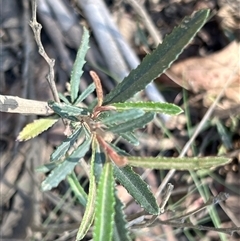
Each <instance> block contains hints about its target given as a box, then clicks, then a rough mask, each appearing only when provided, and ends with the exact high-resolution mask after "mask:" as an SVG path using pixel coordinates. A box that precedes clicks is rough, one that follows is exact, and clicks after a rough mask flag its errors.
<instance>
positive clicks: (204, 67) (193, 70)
mask: <svg viewBox="0 0 240 241" xmlns="http://www.w3.org/2000/svg"><path fill="white" fill-rule="evenodd" d="M239 56H240V44H239V43H238V42H236V41H233V42H232V43H230V44H229V45H228V46H226V47H225V48H224V49H222V50H221V51H219V52H216V53H214V54H211V55H208V56H206V57H193V58H189V59H186V60H183V61H181V62H179V63H176V64H174V65H173V66H172V67H171V68H170V71H171V72H173V74H175V75H176V76H177V77H178V78H177V79H179V80H180V81H179V82H178V83H177V84H179V85H181V86H184V87H186V88H187V89H189V90H192V91H193V92H195V93H198V92H200V91H202V90H205V91H207V93H208V94H210V95H211V96H212V95H217V94H218V93H219V91H221V90H222V88H223V86H224V84H225V83H226V81H227V80H228V78H229V77H230V76H231V75H233V76H232V77H233V81H232V83H231V85H230V86H229V87H228V88H227V89H226V91H225V95H226V96H227V97H228V98H230V99H232V100H234V101H236V102H237V103H240V94H239V93H240V67H239ZM236 67H237V68H238V69H237V71H236ZM175 81H176V80H175Z"/></svg>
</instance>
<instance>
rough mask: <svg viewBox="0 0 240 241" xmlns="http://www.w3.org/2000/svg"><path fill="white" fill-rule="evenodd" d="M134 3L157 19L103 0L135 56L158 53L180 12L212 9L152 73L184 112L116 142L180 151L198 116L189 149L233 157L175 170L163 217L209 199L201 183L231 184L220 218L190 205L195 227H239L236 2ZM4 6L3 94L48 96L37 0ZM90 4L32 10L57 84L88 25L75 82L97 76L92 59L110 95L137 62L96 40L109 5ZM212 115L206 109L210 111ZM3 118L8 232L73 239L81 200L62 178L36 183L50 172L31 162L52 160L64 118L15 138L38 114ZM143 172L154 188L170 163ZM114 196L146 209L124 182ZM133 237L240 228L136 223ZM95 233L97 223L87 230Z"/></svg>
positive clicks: (5, 236)
mask: <svg viewBox="0 0 240 241" xmlns="http://www.w3.org/2000/svg"><path fill="white" fill-rule="evenodd" d="M133 2H135V1H133ZM137 2H139V4H140V6H142V9H144V10H145V11H146V13H147V15H148V16H149V17H150V19H151V22H150V24H146V23H147V20H146V18H144V17H143V16H141V10H139V8H137V7H136V6H135V5H133V3H132V0H131V1H130V0H125V1H117V0H114V1H105V3H106V9H108V10H109V12H110V16H111V21H113V22H114V23H116V26H117V28H118V29H119V31H120V32H121V34H122V35H123V36H124V39H125V40H126V43H127V46H128V47H130V48H131V51H133V53H134V54H136V56H137V58H139V59H142V58H143V57H144V56H145V55H146V53H149V52H151V51H153V50H154V48H156V46H157V44H158V43H159V42H161V41H162V39H164V36H165V35H166V34H169V33H170V32H171V31H172V29H173V28H174V27H175V26H177V25H178V24H180V22H181V20H182V19H183V18H184V17H185V16H187V15H191V14H192V13H193V11H195V10H198V9H202V8H210V9H211V10H212V11H211V18H210V19H209V20H208V22H207V24H206V25H205V26H204V27H203V28H202V30H201V31H200V32H199V33H198V34H197V36H196V37H195V38H194V39H193V40H192V42H191V43H190V44H189V45H188V46H187V48H186V49H185V50H184V52H183V53H182V54H181V55H180V57H179V58H178V60H177V61H176V63H175V64H173V66H172V67H171V68H170V70H169V72H167V73H166V74H163V75H162V76H160V77H159V78H158V79H156V80H155V84H156V86H157V88H158V90H159V93H161V94H160V95H161V96H163V97H164V99H165V100H166V101H168V102H170V103H175V104H176V105H179V106H181V107H182V108H183V110H184V113H182V114H180V115H179V116H176V117H171V118H165V117H162V118H164V122H160V121H159V120H155V121H154V122H153V123H151V124H150V125H149V126H148V127H147V128H145V129H143V130H140V131H139V132H138V137H139V140H140V145H139V146H138V147H133V146H130V145H129V144H127V143H125V142H124V141H120V143H119V145H121V147H123V148H125V150H126V151H127V152H129V153H131V154H132V155H142V156H157V155H163V156H167V157H172V156H175V157H176V156H178V155H179V153H180V152H181V151H182V150H183V148H184V146H185V145H186V143H187V142H188V140H189V139H190V138H191V136H192V135H193V133H194V131H195V130H196V128H197V126H198V125H199V124H200V123H201V122H203V124H204V125H203V126H202V128H201V130H200V132H199V133H198V135H197V136H196V138H195V140H194V142H193V143H192V144H191V147H190V148H189V149H188V151H187V153H186V156H227V157H229V158H230V162H229V164H227V165H225V166H222V167H218V168H216V169H214V170H212V171H211V172H210V173H209V172H208V173H206V172H205V173H204V172H201V173H199V172H191V173H189V172H188V171H177V172H175V174H174V175H173V176H172V178H171V179H170V182H171V183H172V184H173V185H174V191H173V193H172V195H171V199H170V201H169V203H168V211H167V212H166V213H164V214H163V215H162V216H161V220H165V219H167V218H170V217H171V216H172V213H173V212H175V213H179V215H182V214H184V213H186V212H190V211H192V210H195V209H198V208H199V207H201V206H202V205H203V203H204V195H203V194H202V193H205V197H206V193H208V195H209V197H212V196H216V195H217V194H218V193H220V192H226V193H228V194H229V195H230V196H229V198H228V199H227V200H226V201H224V202H221V203H220V204H217V205H215V206H214V207H215V214H217V216H218V217H216V216H215V218H213V217H212V216H211V215H212V213H211V212H210V211H209V209H204V210H203V211H201V212H199V213H197V214H193V215H191V216H190V218H189V221H190V222H191V223H192V224H194V225H200V224H201V225H205V226H210V227H213V226H214V222H218V223H219V227H221V228H229V227H240V211H239V210H240V204H239V203H240V202H239V201H240V187H239V186H240V174H239V167H240V162H239V158H240V124H239V113H240V108H239V104H240V77H239V76H240V75H239V74H240V69H239V60H240V47H239V42H238V40H239V30H240V28H239V22H240V16H239V8H240V2H239V1H237V0H236V1H230V0H229V1H223V0H210V1H203V0H202V1H200V0H199V1H194V0H170V1H165V0H163V1H158V0H148V1H147V0H146V1H137ZM1 5H2V8H1V28H0V33H1V34H0V36H1V53H0V55H1V61H0V63H1V64H0V69H1V79H0V94H1V95H11V96H18V97H21V98H26V99H33V100H41V101H48V100H50V99H53V97H52V93H51V91H50V88H49V85H48V82H47V80H46V76H47V74H48V72H49V67H48V65H47V64H46V62H45V60H44V59H43V58H42V57H41V56H40V55H39V53H38V49H37V45H36V43H35V39H34V35H33V32H32V30H31V28H30V27H29V22H30V20H31V19H32V10H31V3H30V2H28V1H17V0H8V1H5V2H4V3H2V4H1ZM90 5H91V4H90ZM86 6H87V4H85V5H84V4H81V1H77V0H75V1H74V0H72V1H68V0H58V1H53V0H52V1H48V0H39V1H38V15H37V18H38V21H39V22H40V23H41V24H42V27H43V28H42V34H41V39H42V43H43V46H44V48H45V51H46V53H47V54H48V55H49V56H50V57H51V58H54V59H55V68H54V70H55V80H56V84H57V89H58V92H61V93H64V92H66V90H67V88H68V87H67V85H66V83H67V81H69V76H70V73H71V68H72V65H73V62H74V58H75V55H76V51H77V49H78V46H79V44H80V41H81V34H82V26H83V25H85V26H86V27H87V28H88V29H90V33H91V43H90V50H89V52H88V55H87V63H86V65H85V69H84V70H85V73H84V75H83V77H82V80H81V86H80V91H83V90H84V89H85V88H86V86H88V85H89V84H90V83H91V82H92V80H91V78H90V76H89V74H88V72H89V71H90V70H92V69H93V70H95V71H96V72H97V73H98V74H99V76H100V78H101V81H102V84H103V87H104V93H108V92H109V90H111V89H112V88H113V87H114V85H115V84H116V81H115V80H113V78H111V77H115V79H122V77H123V76H126V75H127V73H128V72H129V70H130V67H129V66H131V63H128V64H127V61H126V57H125V58H122V57H121V54H122V53H121V54H120V55H119V53H118V52H119V51H120V50H119V49H116V48H115V49H111V48H112V45H111V41H112V40H111V39H110V38H109V39H107V41H106V40H105V42H104V41H102V42H101V39H105V35H104V36H101V35H100V34H103V32H101V31H100V32H96V30H95V28H94V26H95V27H96V19H97V20H98V21H99V22H100V21H107V23H108V24H109V23H110V22H109V21H110V20H109V19H108V20H106V19H105V20H104V18H106V17H107V14H106V13H105V12H101V13H102V14H98V13H97V12H94V13H93V11H97V9H99V8H102V7H103V6H102V5H101V1H95V2H94V5H93V6H96V9H95V10H94V9H93V10H91V11H90V12H89V11H88V9H87V7H86ZM134 6H135V7H134ZM103 9H104V8H103ZM139 15H140V16H139ZM145 17H146V16H145ZM100 18H101V19H100ZM102 18H103V20H102ZM94 21H95V22H94ZM149 26H150V28H151V27H153V31H151V29H150V30H149ZM97 29H98V30H99V29H101V28H97ZM154 31H156V32H154ZM105 34H108V33H105ZM106 43H107V44H106ZM114 51H116V52H114ZM129 55H130V54H129ZM118 56H120V57H118ZM132 65H134V64H132ZM110 76H111V77H110ZM226 83H227V84H226ZM183 87H185V88H187V89H185V88H183ZM222 90H224V91H223V94H222V96H221V98H220V100H218V102H216V105H215V104H214V101H215V100H216V98H217V97H218V95H219V93H221V91H222ZM141 97H142V98H143V99H145V100H146V99H151V93H150V94H144V93H143V94H142V96H141ZM93 98H94V95H92V96H90V97H89V98H88V99H87V100H86V104H89V103H91V102H92V100H93ZM206 115H209V116H207V117H208V118H207V119H205V116H206ZM0 116H1V119H0V158H1V162H0V163H1V166H0V171H1V183H0V185H1V188H0V197H1V202H0V208H1V216H0V223H1V235H2V237H1V238H2V240H16V239H19V240H46V241H47V240H75V235H76V231H77V228H78V226H79V222H80V220H81V217H82V215H83V211H84V209H83V207H82V206H81V205H80V204H79V203H78V202H77V201H76V200H75V199H74V197H73V195H72V193H71V191H70V190H69V186H68V184H67V183H66V182H62V183H61V184H60V185H59V186H58V187H57V188H55V189H54V190H52V191H51V192H44V193H43V192H41V191H40V184H41V182H42V180H43V179H44V178H45V176H44V174H42V173H37V172H36V171H35V170H36V168H37V167H38V166H40V165H43V164H44V163H47V162H49V156H50V154H51V152H52V151H53V150H54V148H55V147H56V146H57V145H59V144H60V143H61V141H62V140H64V138H65V135H64V127H63V125H62V123H60V124H58V125H55V126H54V127H53V128H51V129H50V130H49V131H48V132H45V133H43V134H41V135H40V136H38V137H36V138H34V139H32V140H29V141H26V142H18V141H15V140H16V139H17V136H18V133H19V131H20V130H21V129H22V128H23V127H24V125H25V124H27V123H29V122H31V121H33V120H34V119H36V118H39V116H36V115H30V116H26V115H20V114H13V113H5V112H0ZM75 171H76V173H77V174H78V176H79V177H80V182H81V184H82V185H83V186H84V187H85V188H86V191H87V190H88V179H87V177H86V173H85V171H84V169H83V168H82V167H80V166H77V168H76V170H75ZM136 171H137V172H139V174H141V175H142V177H143V178H145V180H146V181H147V182H148V184H149V185H150V187H151V189H152V191H153V192H154V193H156V192H157V190H158V188H159V186H160V184H161V182H162V180H163V179H164V177H165V176H166V174H167V173H168V170H161V171H156V170H143V169H140V168H139V169H136ZM118 195H119V197H120V198H121V200H123V201H124V202H125V204H126V205H127V208H126V214H127V215H131V214H133V213H135V212H136V211H139V207H138V206H137V205H136V204H135V203H134V202H131V201H132V198H131V196H129V195H128V194H127V192H126V191H125V189H124V188H122V187H121V186H119V187H118ZM159 201H161V197H159ZM134 235H135V240H136V241H137V240H138V241H140V240H141V241H143V240H145V241H152V240H169V241H170V240H183V241H184V240H240V233H239V232H238V233H234V234H233V235H232V236H230V235H229V234H226V235H223V234H220V233H218V232H215V231H212V230H209V231H197V230H194V229H186V230H185V231H183V230H182V229H177V228H175V227H172V226H167V225H166V226H164V225H159V224H158V225H156V226H154V227H151V228H145V229H141V230H134ZM90 239H91V232H89V235H88V236H87V237H86V239H85V240H90Z"/></svg>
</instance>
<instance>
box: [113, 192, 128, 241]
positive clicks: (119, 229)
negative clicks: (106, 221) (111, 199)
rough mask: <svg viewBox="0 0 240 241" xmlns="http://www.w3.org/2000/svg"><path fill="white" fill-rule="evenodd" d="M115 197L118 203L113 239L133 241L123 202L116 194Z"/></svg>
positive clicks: (115, 240) (116, 240)
mask: <svg viewBox="0 0 240 241" xmlns="http://www.w3.org/2000/svg"><path fill="white" fill-rule="evenodd" d="M115 199H116V205H115V216H114V231H113V241H123V240H124V241H131V239H130V236H129V231H128V229H127V228H126V224H127V221H126V219H125V213H124V211H123V204H122V202H121V201H120V200H119V198H118V197H117V196H116V195H115Z"/></svg>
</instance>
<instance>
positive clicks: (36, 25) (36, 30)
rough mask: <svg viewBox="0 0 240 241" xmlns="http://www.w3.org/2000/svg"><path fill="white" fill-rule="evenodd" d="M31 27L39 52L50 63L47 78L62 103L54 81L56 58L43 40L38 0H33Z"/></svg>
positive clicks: (56, 98) (55, 95)
mask: <svg viewBox="0 0 240 241" xmlns="http://www.w3.org/2000/svg"><path fill="white" fill-rule="evenodd" d="M29 25H30V27H31V28H32V30H33V33H34V37H35V40H36V43H37V46H38V52H39V54H40V55H41V56H42V57H43V58H44V59H45V60H46V62H47V64H48V65H49V73H48V75H47V80H48V83H49V85H50V88H51V91H52V94H53V97H54V100H55V101H56V102H58V103H60V99H59V97H58V92H57V87H56V84H55V82H54V64H55V60H54V59H51V58H49V57H48V55H47V53H46V52H45V50H44V47H43V45H42V41H41V29H42V25H41V24H40V23H38V22H37V1H36V0H32V21H30V23H29Z"/></svg>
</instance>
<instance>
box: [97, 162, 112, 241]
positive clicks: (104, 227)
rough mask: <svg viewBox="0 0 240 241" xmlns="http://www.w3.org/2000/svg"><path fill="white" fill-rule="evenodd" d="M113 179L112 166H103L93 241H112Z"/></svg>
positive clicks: (107, 164)
mask: <svg viewBox="0 0 240 241" xmlns="http://www.w3.org/2000/svg"><path fill="white" fill-rule="evenodd" d="M114 205H115V197H114V178H113V170H112V164H111V163H110V162H107V163H106V164H105V165H104V168H103V171H102V174H101V177H100V181H99V185H98V194H97V201H96V219H95V225H94V232H93V240H94V241H112V234H113V227H114V223H113V221H114Z"/></svg>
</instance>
